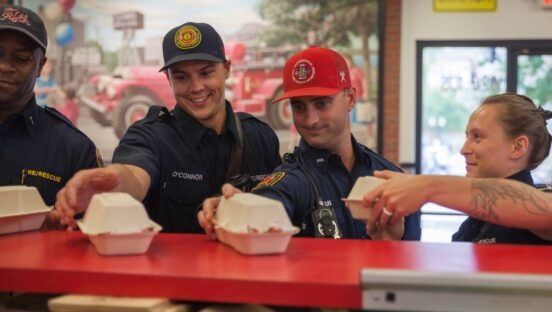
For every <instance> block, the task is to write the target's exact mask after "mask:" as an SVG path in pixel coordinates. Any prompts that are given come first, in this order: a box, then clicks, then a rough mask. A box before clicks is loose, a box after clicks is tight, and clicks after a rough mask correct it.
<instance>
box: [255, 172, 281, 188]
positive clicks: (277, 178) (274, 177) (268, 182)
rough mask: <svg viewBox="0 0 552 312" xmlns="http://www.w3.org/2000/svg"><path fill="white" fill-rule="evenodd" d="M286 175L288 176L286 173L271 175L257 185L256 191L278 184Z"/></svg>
mask: <svg viewBox="0 0 552 312" xmlns="http://www.w3.org/2000/svg"><path fill="white" fill-rule="evenodd" d="M285 175H286V173H285V172H276V173H273V174H271V175H269V176H268V177H266V178H264V180H262V181H261V182H259V184H257V186H255V188H254V189H259V188H262V187H266V186H273V185H276V183H278V182H279V181H280V180H282V178H283V177H284V176H285Z"/></svg>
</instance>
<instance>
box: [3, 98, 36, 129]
mask: <svg viewBox="0 0 552 312" xmlns="http://www.w3.org/2000/svg"><path fill="white" fill-rule="evenodd" d="M41 109H42V108H41V107H39V106H38V105H36V99H35V97H34V95H33V97H32V98H31V99H30V100H29V102H27V104H25V108H23V110H22V111H20V112H18V113H15V114H13V115H12V116H10V117H8V119H6V121H5V122H4V123H13V124H18V125H24V128H25V129H26V130H27V132H28V133H29V135H30V136H31V137H33V136H34V135H35V134H36V132H37V131H38V129H37V128H38V127H37V126H38V120H39V116H38V114H39V110H41Z"/></svg>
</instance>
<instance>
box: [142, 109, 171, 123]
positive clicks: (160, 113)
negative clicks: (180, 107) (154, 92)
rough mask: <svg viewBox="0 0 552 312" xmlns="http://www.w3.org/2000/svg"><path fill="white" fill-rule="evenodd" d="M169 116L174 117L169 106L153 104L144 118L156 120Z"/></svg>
mask: <svg viewBox="0 0 552 312" xmlns="http://www.w3.org/2000/svg"><path fill="white" fill-rule="evenodd" d="M168 117H172V114H171V112H170V111H169V109H168V108H166V107H165V106H160V105H153V106H151V107H150V108H149V110H148V113H147V114H146V116H145V117H144V119H148V120H155V119H158V118H168Z"/></svg>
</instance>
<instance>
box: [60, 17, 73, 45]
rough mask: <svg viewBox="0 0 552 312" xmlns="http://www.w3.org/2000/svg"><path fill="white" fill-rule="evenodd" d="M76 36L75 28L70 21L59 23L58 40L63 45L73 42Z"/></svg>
mask: <svg viewBox="0 0 552 312" xmlns="http://www.w3.org/2000/svg"><path fill="white" fill-rule="evenodd" d="M74 36H75V31H74V30H73V26H71V25H70V24H68V23H63V24H59V25H58V27H57V28H56V42H57V44H59V46H61V47H65V46H67V45H68V44H69V43H71V41H73V37H74Z"/></svg>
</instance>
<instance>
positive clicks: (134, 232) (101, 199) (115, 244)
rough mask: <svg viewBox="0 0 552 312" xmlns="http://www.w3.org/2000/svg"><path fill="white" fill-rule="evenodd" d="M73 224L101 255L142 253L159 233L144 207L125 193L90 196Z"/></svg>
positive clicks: (159, 227)
mask: <svg viewBox="0 0 552 312" xmlns="http://www.w3.org/2000/svg"><path fill="white" fill-rule="evenodd" d="M77 224H78V225H79V228H80V229H81V230H82V232H83V233H85V234H86V235H88V237H89V239H90V241H91V242H92V244H93V245H94V246H95V247H96V250H97V251H98V253H99V254H102V255H129V254H141V253H144V252H146V251H147V249H148V248H149V245H150V243H151V241H152V239H153V236H155V234H157V233H158V232H159V231H160V230H161V226H160V225H158V224H157V223H155V222H153V221H152V220H150V218H149V217H148V214H147V212H146V209H145V208H144V205H143V204H142V203H141V202H140V201H138V200H136V199H134V198H133V197H132V196H130V195H129V194H126V193H101V194H96V195H94V196H93V197H92V200H91V201H90V204H89V205H88V208H87V209H86V213H85V214H84V218H83V220H79V221H77Z"/></svg>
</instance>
